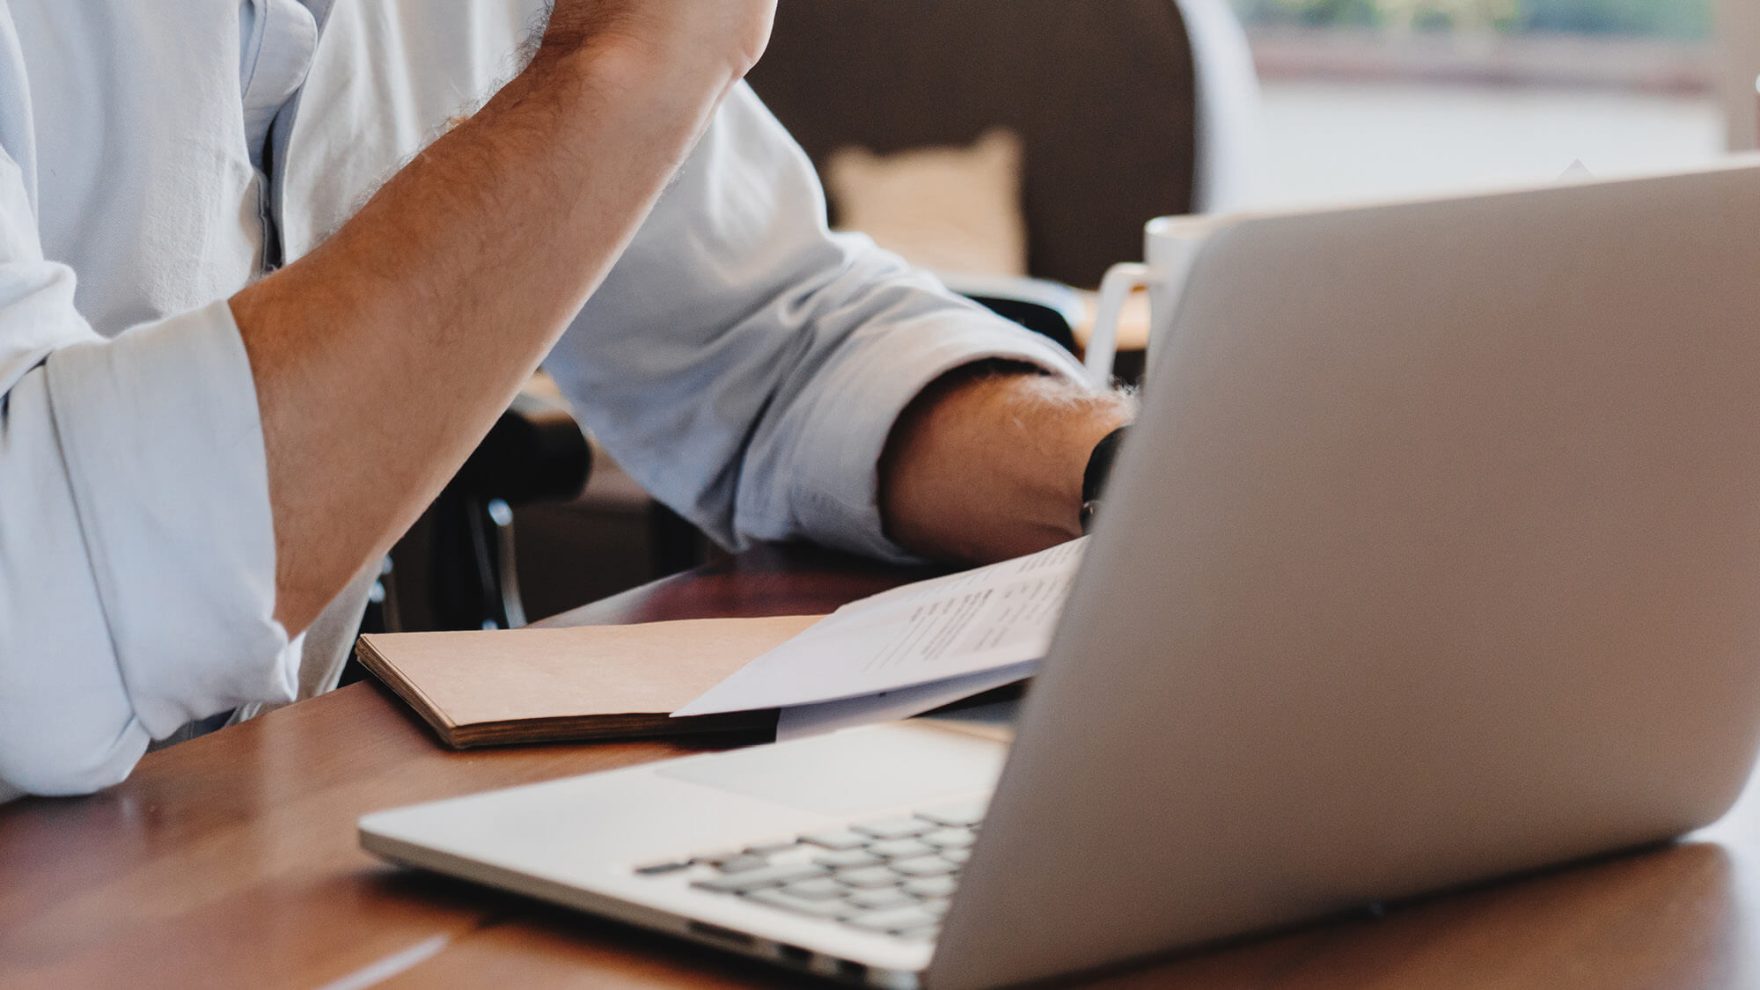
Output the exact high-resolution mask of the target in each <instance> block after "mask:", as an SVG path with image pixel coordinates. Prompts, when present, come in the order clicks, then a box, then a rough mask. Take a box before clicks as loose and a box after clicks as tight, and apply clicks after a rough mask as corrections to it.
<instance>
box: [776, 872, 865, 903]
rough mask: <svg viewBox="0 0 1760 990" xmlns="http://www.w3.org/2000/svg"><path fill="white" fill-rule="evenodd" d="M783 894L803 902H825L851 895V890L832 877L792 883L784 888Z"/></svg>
mask: <svg viewBox="0 0 1760 990" xmlns="http://www.w3.org/2000/svg"><path fill="white" fill-rule="evenodd" d="M782 892H783V893H785V894H788V895H789V896H791V897H799V898H801V899H802V900H807V901H823V900H829V899H831V898H834V897H836V898H841V897H842V896H843V895H845V894H847V893H849V888H848V887H845V886H844V885H843V884H840V883H838V882H837V881H836V880H833V879H831V878H830V877H815V878H814V879H812V880H802V881H800V882H799V883H791V884H789V885H788V886H786V887H783V888H782Z"/></svg>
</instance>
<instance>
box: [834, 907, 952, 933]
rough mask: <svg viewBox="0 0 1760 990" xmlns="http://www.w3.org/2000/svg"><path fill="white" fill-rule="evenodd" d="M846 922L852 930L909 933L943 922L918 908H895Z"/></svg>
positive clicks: (869, 913) (870, 913)
mask: <svg viewBox="0 0 1760 990" xmlns="http://www.w3.org/2000/svg"><path fill="white" fill-rule="evenodd" d="M844 920H845V921H846V922H847V923H848V924H849V926H850V927H851V928H860V929H861V930H863V931H867V932H908V931H911V930H913V929H917V928H924V927H930V926H934V925H938V924H940V921H941V919H939V918H937V917H935V916H934V915H932V914H930V913H929V912H927V911H925V910H923V909H922V908H920V907H916V906H911V907H902V908H893V909H892V910H890V911H870V912H868V913H867V914H858V915H855V916H853V917H850V918H845V919H844Z"/></svg>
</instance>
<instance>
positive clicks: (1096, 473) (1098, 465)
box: [1082, 426, 1130, 533]
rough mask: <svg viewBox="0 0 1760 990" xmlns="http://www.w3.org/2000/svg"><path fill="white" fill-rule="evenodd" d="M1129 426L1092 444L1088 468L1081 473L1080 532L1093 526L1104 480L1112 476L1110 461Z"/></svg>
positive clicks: (1102, 492)
mask: <svg viewBox="0 0 1760 990" xmlns="http://www.w3.org/2000/svg"><path fill="white" fill-rule="evenodd" d="M1129 432H1130V427H1128V426H1121V427H1119V428H1118V429H1116V430H1113V431H1112V432H1111V433H1108V434H1106V436H1105V437H1104V438H1103V439H1102V440H1101V441H1100V442H1099V443H1097V444H1095V445H1094V452H1093V453H1092V454H1090V455H1088V470H1087V471H1085V472H1083V473H1082V532H1084V533H1086V532H1089V531H1091V530H1092V529H1093V528H1094V514H1095V513H1096V512H1097V511H1099V508H1100V497H1101V495H1102V494H1104V493H1105V491H1106V481H1107V479H1108V478H1110V477H1111V476H1112V462H1113V461H1114V460H1116V459H1117V457H1118V449H1119V447H1121V446H1123V445H1124V437H1125V434H1126V433H1129Z"/></svg>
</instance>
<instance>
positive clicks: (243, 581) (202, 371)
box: [45, 301, 298, 738]
mask: <svg viewBox="0 0 1760 990" xmlns="http://www.w3.org/2000/svg"><path fill="white" fill-rule="evenodd" d="M45 370H46V372H47V375H48V385H49V392H50V401H51V406H52V409H53V411H54V422H55V428H56V430H57V433H58V435H59V440H60V444H61V448H62V453H63V456H64V458H65V462H66V465H67V470H68V477H69V480H70V482H71V484H72V487H73V494H74V501H75V503H76V508H77V510H78V512H79V518H80V524H81V526H82V528H83V529H84V530H85V535H86V543H87V547H88V552H89V553H90V556H91V560H92V568H93V573H94V576H95V578H96V581H97V586H98V593H99V596H100V599H101V601H102V603H103V607H104V612H105V618H106V620H107V622H108V624H109V629H110V636H111V640H112V642H113V644H114V646H115V651H116V657H117V663H118V665H119V666H120V668H121V672H122V678H123V682H124V684H125V686H126V688H127V691H128V693H129V698H130V701H131V703H132V704H133V706H134V709H135V713H136V717H137V718H138V719H139V720H140V723H141V725H142V726H143V727H144V728H145V729H146V730H147V731H148V732H149V733H150V734H151V735H153V736H154V737H155V738H163V737H165V736H168V735H170V734H171V733H173V732H175V731H176V730H177V729H178V728H179V727H181V726H182V725H183V724H184V723H186V722H190V721H192V720H195V719H199V718H206V717H208V716H211V715H215V714H217V713H219V712H223V711H226V710H228V709H231V708H235V707H237V706H239V705H241V704H244V703H246V702H250V701H283V700H292V698H293V697H294V694H295V691H296V688H297V683H298V660H297V657H298V650H297V648H296V647H295V645H294V644H290V643H289V642H288V637H287V633H286V631H285V630H283V629H282V627H281V625H280V623H278V622H276V621H275V619H274V606H275V539H274V522H273V517H272V515H271V511H270V506H269V482H268V465H267V460H266V457H265V454H264V450H263V431H262V422H261V419H260V417H259V413H258V408H257V395H256V387H255V382H254V379H253V378H252V375H251V369H250V361H249V357H248V355H247V354H246V353H245V349H244V342H243V341H242V340H241V339H240V337H239V332H238V326H237V324H236V323H235V322H234V320H233V317H232V310H231V307H230V305H229V304H228V303H227V302H225V301H221V302H217V303H214V304H213V305H211V306H207V307H205V308H203V309H199V310H195V311H192V312H189V313H185V314H182V315H180V316H174V317H171V318H169V319H165V320H162V321H159V322H157V323H152V324H147V325H144V326H140V327H137V328H135V329H133V330H130V331H128V332H127V333H124V334H123V335H121V336H120V337H118V338H116V339H115V340H112V341H108V342H103V343H91V344H79V345H75V346H71V347H65V348H62V349H61V350H59V351H57V352H55V353H54V354H53V355H52V356H50V358H49V359H48V361H47V363H46V368H45Z"/></svg>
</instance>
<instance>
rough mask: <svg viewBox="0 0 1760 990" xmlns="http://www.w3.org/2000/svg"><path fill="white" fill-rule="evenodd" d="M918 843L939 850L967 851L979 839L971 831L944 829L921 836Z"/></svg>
mask: <svg viewBox="0 0 1760 990" xmlns="http://www.w3.org/2000/svg"><path fill="white" fill-rule="evenodd" d="M917 841H918V842H924V843H927V844H929V845H931V846H934V847H935V848H937V849H967V848H970V847H971V845H972V843H974V842H977V841H978V837H977V836H976V835H973V834H972V832H971V830H969V829H963V828H944V829H940V830H937V831H934V832H930V833H929V834H928V835H925V836H921V837H919V838H918V839H917Z"/></svg>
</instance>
